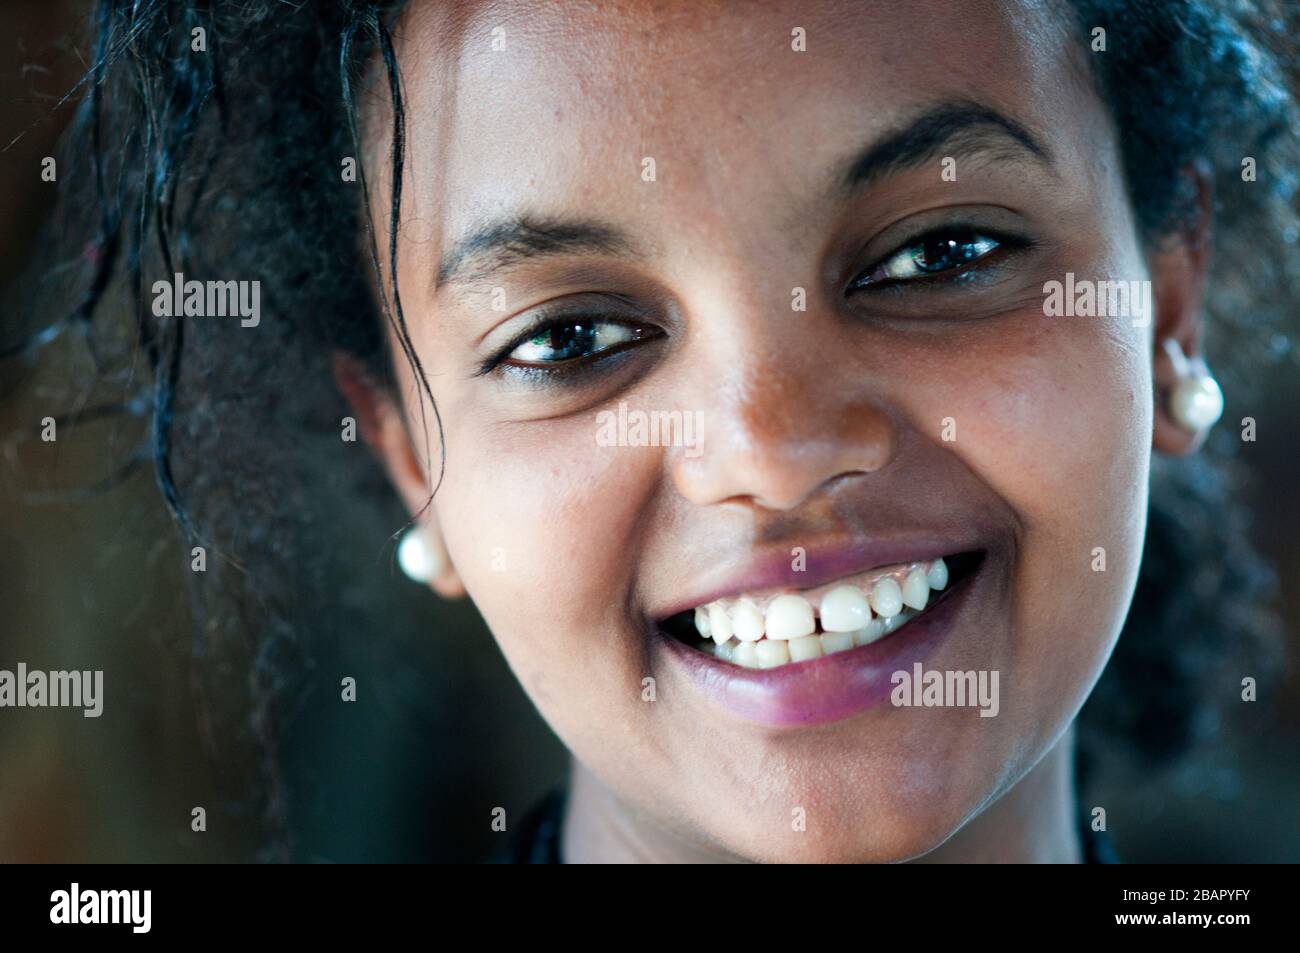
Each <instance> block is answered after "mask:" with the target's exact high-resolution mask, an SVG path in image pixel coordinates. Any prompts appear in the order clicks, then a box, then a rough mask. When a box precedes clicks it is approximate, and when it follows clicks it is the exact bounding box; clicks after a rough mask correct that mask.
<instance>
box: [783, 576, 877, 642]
mask: <svg viewBox="0 0 1300 953" xmlns="http://www.w3.org/2000/svg"><path fill="white" fill-rule="evenodd" d="M895 588H897V587H895ZM815 631H817V622H816V620H815V619H813V611H812V606H811V605H809V604H808V600H807V599H805V598H804V597H803V596H794V595H785V596H777V597H776V598H775V599H773V600H772V601H771V603H769V605H768V607H767V638H768V639H769V640H771V639H779V640H788V639H797V638H799V637H800V636H801V635H812V634H813V633H814V632H815Z"/></svg>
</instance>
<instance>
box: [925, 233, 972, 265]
mask: <svg viewBox="0 0 1300 953" xmlns="http://www.w3.org/2000/svg"><path fill="white" fill-rule="evenodd" d="M979 256H980V246H979V243H978V242H977V241H975V237H974V236H973V235H963V236H960V237H958V238H929V239H926V240H925V241H923V242H921V243H920V244H919V245H918V246H917V249H916V251H915V252H913V254H912V263H913V264H915V265H916V267H917V268H919V269H920V270H921V271H924V272H927V273H933V272H936V271H946V270H948V269H950V268H957V267H960V266H961V265H964V264H966V263H967V262H969V261H972V260H974V259H976V258H978V257H979Z"/></svg>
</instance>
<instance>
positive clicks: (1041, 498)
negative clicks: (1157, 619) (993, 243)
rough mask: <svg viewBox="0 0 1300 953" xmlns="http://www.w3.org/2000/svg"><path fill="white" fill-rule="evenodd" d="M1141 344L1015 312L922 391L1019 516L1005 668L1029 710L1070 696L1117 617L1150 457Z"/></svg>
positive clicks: (1112, 633)
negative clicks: (1029, 698)
mask: <svg viewBox="0 0 1300 953" xmlns="http://www.w3.org/2000/svg"><path fill="white" fill-rule="evenodd" d="M972 337H973V336H972ZM1146 348H1147V344H1146V342H1145V340H1144V337H1143V334H1142V332H1141V331H1139V330H1136V329H1132V328H1128V327H1123V328H1121V327H1119V326H1108V325H1106V324H1105V323H1104V319H1097V318H1064V319H1060V320H1059V321H1056V322H1048V321H1045V320H1044V318H1043V317H1042V316H1041V315H1034V316H1025V317H1022V318H1020V319H1017V320H1016V321H1015V322H1013V323H1012V324H1011V325H1010V326H1008V328H1007V329H1006V330H1005V332H1004V333H999V334H995V335H988V334H985V335H982V341H976V340H972V341H971V342H970V343H969V347H963V348H962V349H961V350H960V357H959V358H957V360H960V361H961V363H962V364H964V365H965V367H966V368H967V370H966V371H965V372H964V373H962V374H958V373H957V372H956V371H957V369H956V368H951V369H950V370H951V371H952V373H950V374H948V375H946V380H947V381H948V382H949V383H947V384H938V385H936V386H935V387H934V388H933V389H932V390H931V391H930V393H931V395H932V396H931V398H929V401H930V402H929V403H928V405H927V406H928V408H929V409H928V412H929V413H932V414H934V413H938V412H939V411H940V410H941V409H942V408H945V407H946V408H948V409H947V410H945V411H944V412H943V413H942V415H941V416H951V417H954V418H955V420H956V425H957V434H956V436H957V439H956V440H955V441H954V442H953V443H952V444H951V445H950V446H951V449H952V451H953V452H954V453H956V454H957V455H958V456H959V457H960V458H961V459H962V460H963V462H964V463H965V464H966V466H968V467H970V468H971V469H972V470H973V471H975V472H976V474H977V475H978V476H979V477H980V479H981V480H983V481H984V482H985V483H987V484H988V485H989V486H990V487H991V488H992V489H993V490H994V492H996V493H997V494H998V495H999V496H1000V497H1002V498H1003V499H1004V500H1005V501H1007V503H1009V504H1010V506H1011V508H1012V509H1013V510H1014V511H1015V513H1016V516H1017V518H1018V522H1019V534H1018V541H1017V542H1018V552H1017V558H1016V567H1015V575H1014V579H1013V581H1012V588H1011V592H1012V594H1013V600H1014V601H1013V605H1012V611H1013V619H1014V632H1015V633H1016V636H1015V639H1014V641H1013V646H1012V650H1013V652H1014V653H1015V658H1014V659H1012V660H1008V663H1009V664H1011V665H1013V666H1015V669H1018V670H1020V671H1022V672H1024V673H1025V675H1026V676H1027V677H1029V678H1032V679H1033V680H1034V682H1035V683H1036V686H1037V687H1036V689H1035V693H1034V694H1035V696H1036V697H1037V698H1038V699H1040V700H1041V701H1040V702H1038V703H1036V704H1038V705H1039V706H1040V707H1041V706H1043V705H1050V704H1062V703H1068V706H1073V705H1074V704H1076V703H1078V704H1081V703H1082V700H1083V697H1084V696H1085V695H1086V692H1087V690H1089V689H1090V688H1091V685H1092V684H1093V682H1094V681H1095V678H1096V677H1097V676H1098V675H1099V674H1100V670H1101V667H1102V666H1103V665H1104V663H1105V660H1106V658H1107V657H1108V656H1109V653H1110V650H1111V648H1112V647H1113V644H1114V639H1115V638H1116V637H1117V636H1118V633H1119V629H1120V626H1121V625H1122V622H1123V619H1124V617H1125V615H1126V614H1127V611H1128V606H1129V601H1130V599H1131V596H1132V591H1133V587H1134V585H1135V583H1136V579H1137V568H1138V563H1139V560H1140V558H1141V552H1142V541H1143V535H1144V529H1145V514H1146V505H1147V478H1148V467H1149V462H1150V452H1151V423H1152V422H1151V412H1152V411H1151V403H1150V397H1149V395H1150V392H1151V383H1150V366H1149V362H1148V360H1147V358H1146V350H1145V349H1146ZM971 367H977V368H980V369H981V371H980V373H979V374H977V375H973V374H972V373H971V372H970V370H969V368H971ZM940 376H943V375H940ZM1040 689H1041V690H1040ZM1068 706H1067V707H1068ZM1040 714H1041V712H1040Z"/></svg>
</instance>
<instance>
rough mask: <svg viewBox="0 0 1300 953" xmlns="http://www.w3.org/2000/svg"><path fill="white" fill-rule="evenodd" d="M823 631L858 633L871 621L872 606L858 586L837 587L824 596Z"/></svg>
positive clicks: (822, 610) (822, 607)
mask: <svg viewBox="0 0 1300 953" xmlns="http://www.w3.org/2000/svg"><path fill="white" fill-rule="evenodd" d="M821 615H822V629H823V630H824V631H826V632H856V631H857V630H858V629H860V628H862V627H863V626H864V625H866V624H867V623H868V622H870V621H871V605H870V604H869V603H868V602H867V597H866V596H864V595H863V594H862V590H861V589H859V588H858V587H857V586H836V587H835V588H834V589H832V590H831V591H830V592H828V593H826V595H824V596H822V605H821Z"/></svg>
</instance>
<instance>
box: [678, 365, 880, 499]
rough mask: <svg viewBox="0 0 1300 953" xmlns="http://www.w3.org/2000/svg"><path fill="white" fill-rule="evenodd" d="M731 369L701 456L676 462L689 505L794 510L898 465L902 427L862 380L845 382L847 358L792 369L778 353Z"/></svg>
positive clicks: (708, 414)
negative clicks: (844, 482) (822, 492)
mask: <svg viewBox="0 0 1300 953" xmlns="http://www.w3.org/2000/svg"><path fill="white" fill-rule="evenodd" d="M787 353H788V352H787ZM728 363H730V364H731V366H732V370H733V374H732V375H731V376H730V377H729V378H727V379H726V380H724V381H723V382H722V385H721V387H714V388H712V393H711V395H710V397H709V399H708V400H706V401H704V402H703V404H702V406H704V407H705V408H706V409H705V410H704V412H703V416H702V424H703V426H702V428H701V429H702V440H701V441H700V452H699V453H698V454H696V455H695V456H694V457H690V456H686V455H681V456H678V457H677V458H676V459H675V460H674V462H673V482H674V484H675V485H676V487H677V490H678V492H679V493H681V495H682V496H683V497H685V498H686V499H687V500H689V501H690V502H692V503H695V504H697V505H700V506H707V505H710V504H714V503H722V502H741V503H748V504H751V505H756V506H761V507H764V508H767V509H772V510H790V509H793V508H795V507H798V506H799V505H800V504H802V503H803V502H805V501H806V500H808V499H809V497H811V496H813V495H814V494H816V493H817V491H818V490H819V489H821V488H823V487H826V486H828V485H829V484H831V483H832V482H834V481H836V480H838V479H839V478H842V477H846V476H851V475H854V474H868V473H874V472H876V471H877V470H880V469H881V468H882V467H884V466H885V465H886V464H887V463H888V462H889V460H890V459H891V458H892V457H893V455H894V452H895V448H896V446H897V442H898V440H897V431H896V427H895V425H894V423H893V421H892V420H891V418H890V416H889V414H888V412H887V410H886V409H885V407H884V405H883V403H882V402H881V401H880V400H879V399H878V398H876V397H874V396H873V395H871V394H870V393H869V392H868V388H865V387H864V386H863V385H862V383H861V381H860V379H859V381H857V382H855V381H852V380H846V375H845V374H844V373H843V369H844V367H845V364H844V355H843V354H837V355H834V356H829V357H828V360H826V361H816V360H811V359H808V357H807V356H806V355H805V356H804V357H803V359H801V360H797V361H790V360H788V359H784V358H783V357H782V354H781V352H780V351H776V352H775V354H774V355H773V357H771V358H770V359H760V358H755V359H752V360H748V361H744V362H742V364H741V367H740V369H739V373H734V372H735V371H736V364H735V355H734V354H732V355H731V358H730V360H729V361H728ZM832 367H834V368H838V369H839V371H838V372H831V371H830V370H829V369H830V368H832ZM859 373H860V372H859ZM708 408H711V409H708Z"/></svg>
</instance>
